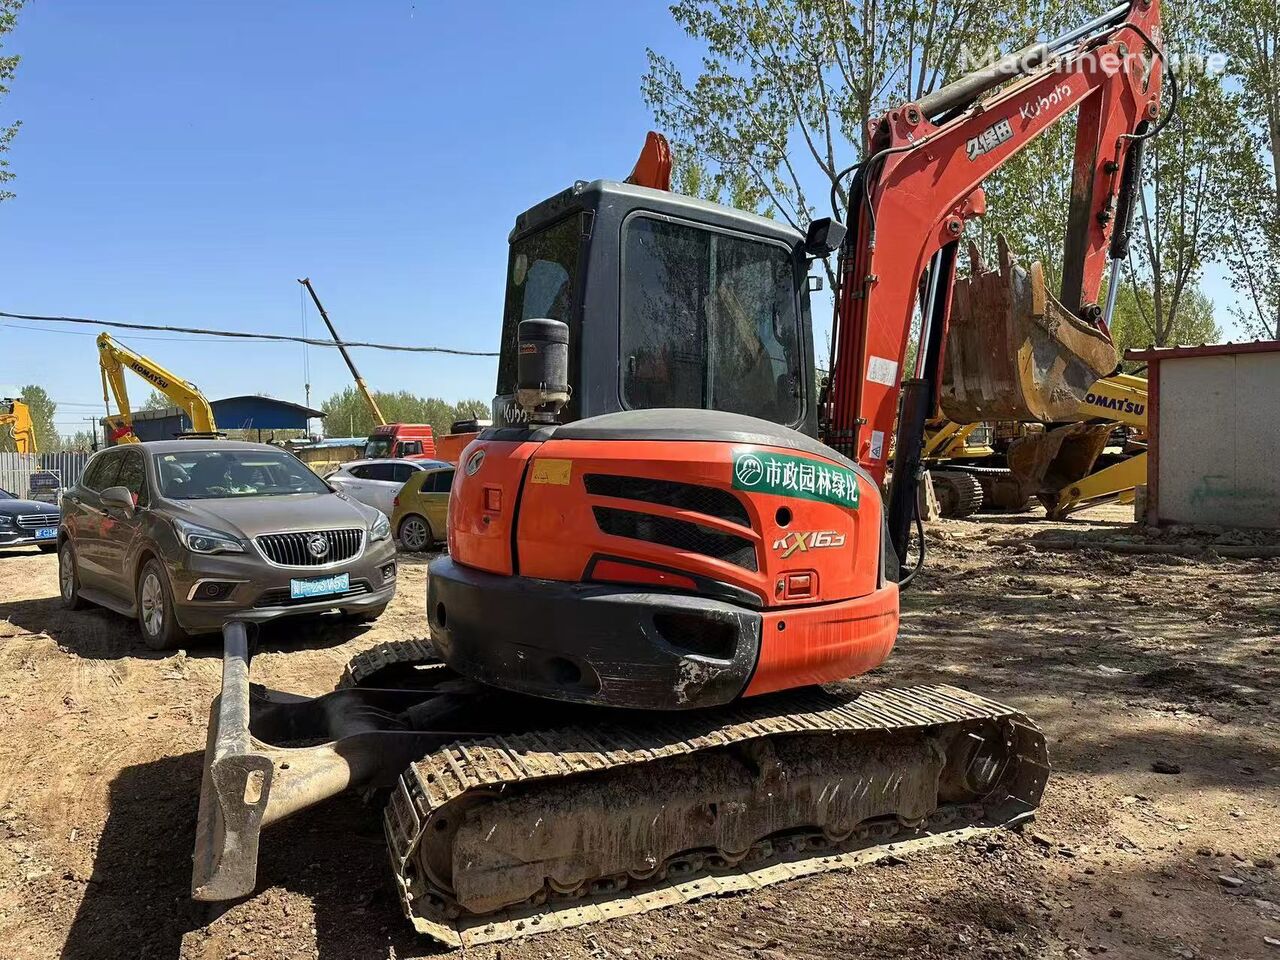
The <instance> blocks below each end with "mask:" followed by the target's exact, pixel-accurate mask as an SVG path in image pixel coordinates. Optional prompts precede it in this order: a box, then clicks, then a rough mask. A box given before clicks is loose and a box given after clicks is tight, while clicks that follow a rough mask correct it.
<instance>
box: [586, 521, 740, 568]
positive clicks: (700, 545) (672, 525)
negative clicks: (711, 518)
mask: <svg viewBox="0 0 1280 960" xmlns="http://www.w3.org/2000/svg"><path fill="white" fill-rule="evenodd" d="M591 510H592V512H593V513H594V514H595V518H596V525H597V526H598V527H599V528H600V529H601V530H603V531H604V532H605V533H608V534H611V535H613V536H615V537H627V538H629V539H631V540H643V541H645V542H646V543H656V544H659V545H661V546H664V547H673V548H674V549H676V550H687V551H689V552H690V553H700V554H703V555H704V556H708V557H713V558H715V559H716V560H723V561H725V562H726V563H732V564H733V565H734V566H738V567H742V568H744V569H746V570H750V571H752V572H755V571H756V570H758V569H759V567H758V565H757V561H756V549H755V545H754V544H753V543H752V542H751V541H750V540H748V539H747V538H746V537H735V536H734V535H733V534H730V533H721V532H720V531H719V530H712V529H711V528H710V527H704V526H702V525H701V524H698V523H689V522H688V521H687V520H675V519H673V518H671V517H658V516H654V515H653V514H649V513H636V512H634V511H631V510H616V509H614V508H613V507H592V508H591Z"/></svg>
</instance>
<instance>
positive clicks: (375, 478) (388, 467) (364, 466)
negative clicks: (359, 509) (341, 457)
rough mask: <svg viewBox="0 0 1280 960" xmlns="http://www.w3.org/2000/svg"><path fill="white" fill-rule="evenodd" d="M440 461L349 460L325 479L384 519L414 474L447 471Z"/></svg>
mask: <svg viewBox="0 0 1280 960" xmlns="http://www.w3.org/2000/svg"><path fill="white" fill-rule="evenodd" d="M447 466H449V464H447V463H445V462H444V461H443V460H352V461H350V462H348V463H344V464H343V465H342V466H340V467H339V468H338V469H337V470H335V471H333V473H330V474H328V475H327V476H326V477H325V479H326V480H328V481H329V483H330V484H331V485H333V486H334V487H337V488H338V489H339V490H341V491H342V492H343V493H346V494H350V495H351V496H353V497H355V498H356V499H357V500H359V501H360V502H361V503H364V504H368V505H369V506H371V507H376V508H377V509H379V510H381V511H382V512H383V513H385V514H386V515H387V516H388V517H389V516H391V514H392V513H394V512H395V509H396V503H395V501H396V494H397V493H399V492H400V490H401V488H402V487H404V485H405V483H406V482H407V481H408V479H409V478H410V477H412V476H413V475H414V474H415V473H420V472H422V471H423V470H436V469H439V468H440V467H447Z"/></svg>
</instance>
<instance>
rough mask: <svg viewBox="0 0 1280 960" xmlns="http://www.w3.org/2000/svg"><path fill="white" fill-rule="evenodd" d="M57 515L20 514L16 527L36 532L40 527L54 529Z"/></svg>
mask: <svg viewBox="0 0 1280 960" xmlns="http://www.w3.org/2000/svg"><path fill="white" fill-rule="evenodd" d="M58 520H59V514H56V513H20V514H18V526H20V527H22V528H23V529H24V530H36V529H39V528H40V527H56V526H57V525H58Z"/></svg>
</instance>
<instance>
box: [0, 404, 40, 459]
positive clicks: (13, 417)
mask: <svg viewBox="0 0 1280 960" xmlns="http://www.w3.org/2000/svg"><path fill="white" fill-rule="evenodd" d="M0 427H7V428H8V431H9V435H10V436H12V437H13V443H14V449H15V450H16V451H17V452H18V453H37V452H39V447H38V446H37V445H36V430H35V427H34V426H33V425H32V423H31V408H30V407H28V406H27V405H26V404H25V403H23V402H22V401H21V400H16V399H13V398H12V397H9V398H5V399H2V400H0Z"/></svg>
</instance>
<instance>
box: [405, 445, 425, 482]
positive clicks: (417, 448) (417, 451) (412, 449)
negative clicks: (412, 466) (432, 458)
mask: <svg viewBox="0 0 1280 960" xmlns="http://www.w3.org/2000/svg"><path fill="white" fill-rule="evenodd" d="M421 453H422V441H421V440H404V441H402V442H401V443H400V456H402V457H416V456H419V455H421ZM405 479H406V480H408V479H409V478H408V477H405Z"/></svg>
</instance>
